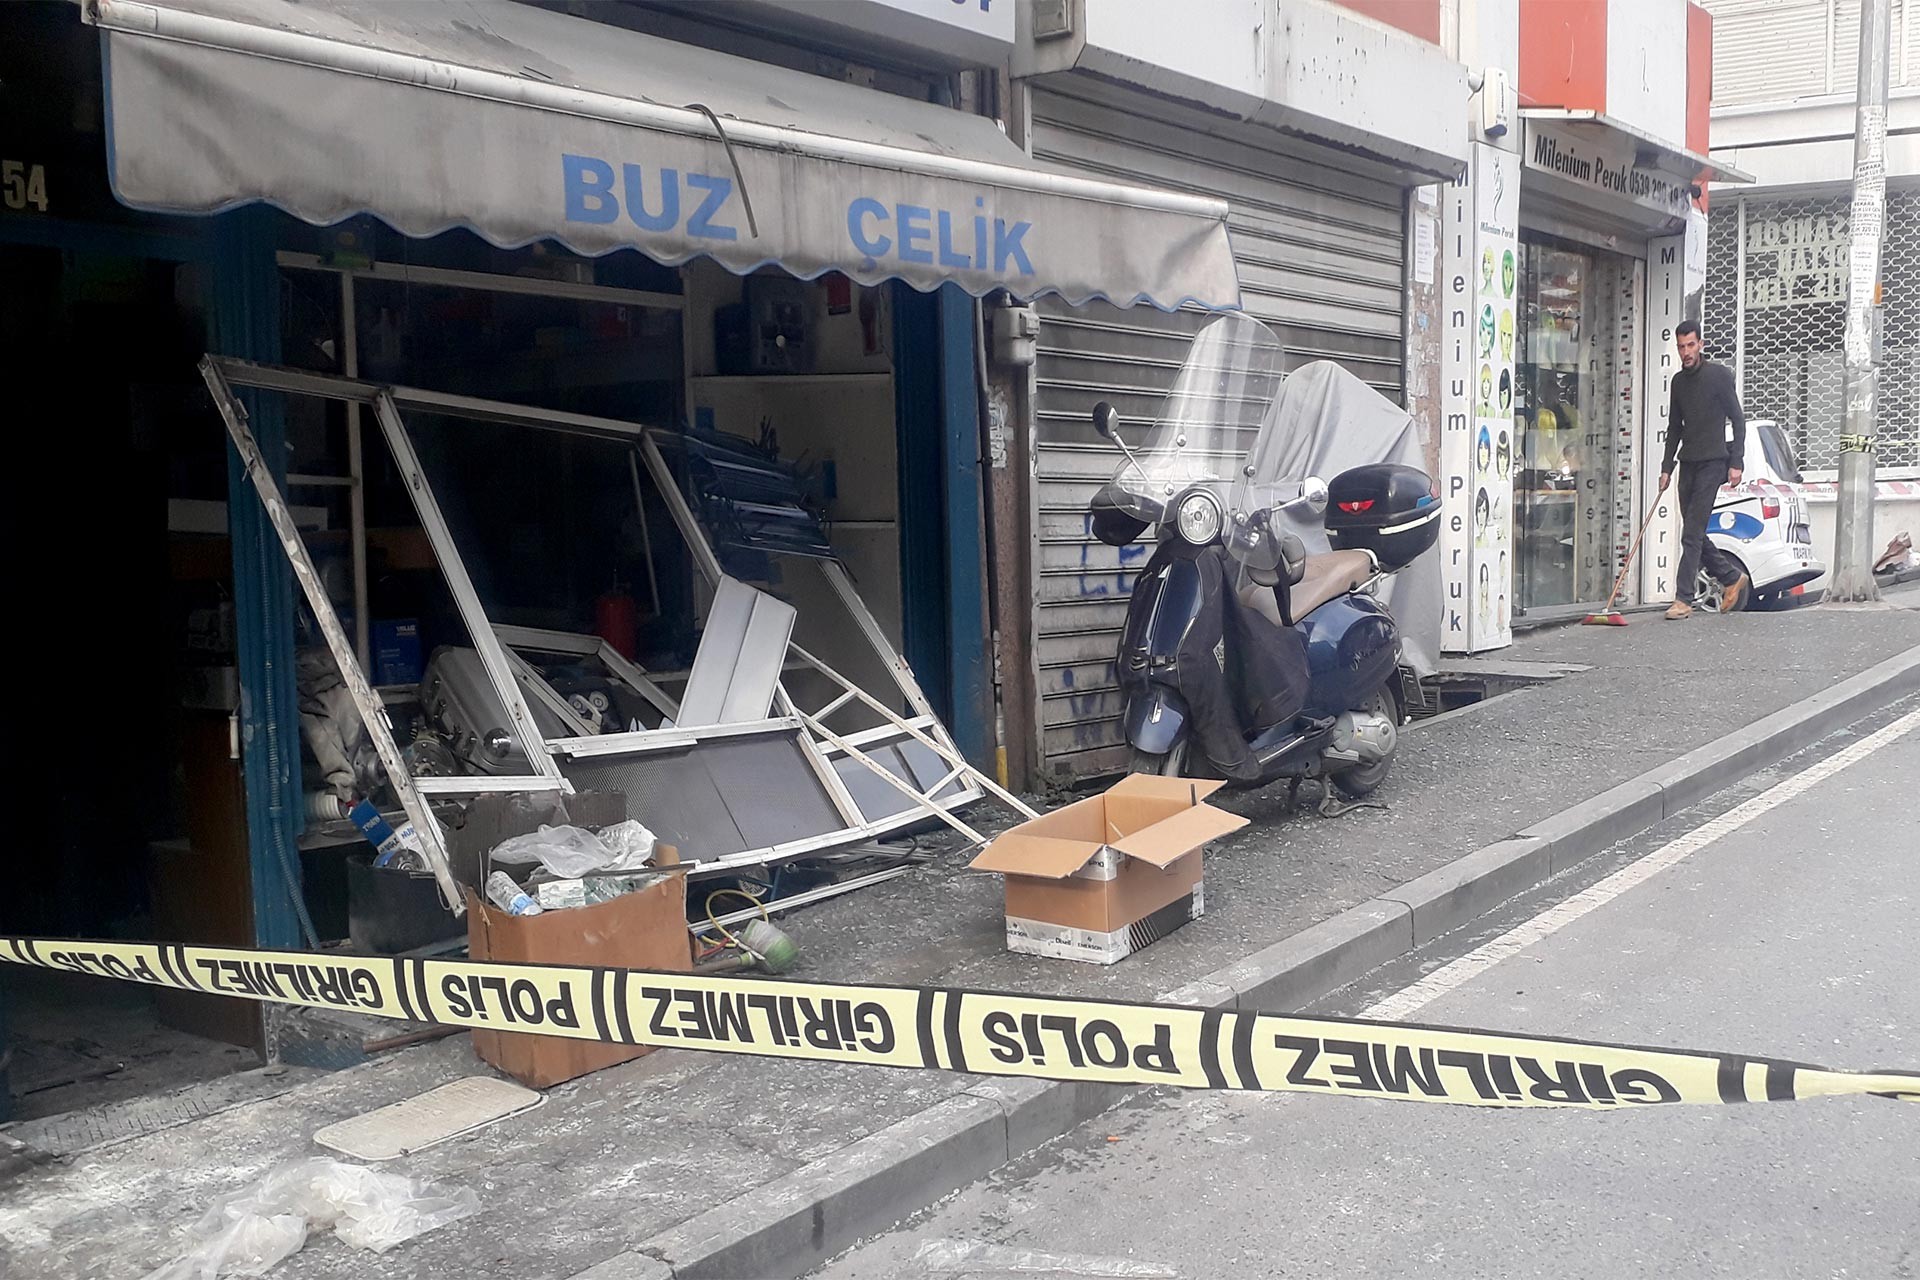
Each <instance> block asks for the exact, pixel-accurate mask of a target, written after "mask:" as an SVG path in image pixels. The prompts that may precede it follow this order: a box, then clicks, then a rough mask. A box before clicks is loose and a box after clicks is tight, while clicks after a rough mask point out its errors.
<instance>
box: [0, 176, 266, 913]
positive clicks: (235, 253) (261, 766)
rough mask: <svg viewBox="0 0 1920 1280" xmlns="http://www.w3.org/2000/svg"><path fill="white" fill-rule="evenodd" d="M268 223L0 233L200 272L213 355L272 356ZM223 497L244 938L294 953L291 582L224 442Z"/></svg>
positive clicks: (48, 223)
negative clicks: (242, 811)
mask: <svg viewBox="0 0 1920 1280" xmlns="http://www.w3.org/2000/svg"><path fill="white" fill-rule="evenodd" d="M274 218H275V215H274V214H273V213H272V212H271V211H269V210H266V209H264V208H250V209H241V210H236V211H234V212H232V213H228V214H223V215H221V216H220V217H218V218H214V219H212V220H211V221H210V222H209V221H206V220H202V219H175V218H164V219H163V218H154V219H151V220H150V225H145V226H114V225H108V224H104V223H93V222H75V221H67V220H62V219H35V220H33V221H32V222H13V223H9V224H8V225H7V227H6V228H4V231H5V235H6V239H7V241H8V242H9V243H17V244H32V245H40V246H43V247H46V248H52V249H60V250H63V251H66V252H69V253H99V254H107V255H111V256H114V257H124V258H153V259H158V260H160V261H163V262H191V263H196V264H198V265H200V266H203V267H206V268H208V269H209V275H210V279H211V296H209V297H208V298H207V299H206V300H205V301H206V306H207V312H208V316H209V332H208V334H207V339H208V343H209V345H210V346H211V347H212V348H213V349H214V350H216V351H218V352H220V353H222V354H224V355H231V356H239V357H242V358H245V359H249V360H263V361H275V360H278V359H279V357H280V291H279V282H280V274H279V267H278V265H277V264H276V263H275V261H274V251H275V249H276V248H277V247H278V246H277V244H276V242H275V223H274ZM242 399H243V401H246V402H247V407H248V412H249V415H250V418H251V423H252V427H253V432H254V435H255V436H256V437H257V438H258V439H259V441H260V447H261V451H262V452H263V453H264V454H265V455H266V457H267V460H268V463H269V465H272V466H274V467H276V468H277V473H278V478H279V479H280V480H281V481H282V482H283V483H284V480H285V474H284V472H285V457H286V448H285V440H286V435H285V419H284V416H283V415H282V414H281V412H280V410H279V406H278V405H277V404H260V403H256V402H254V401H253V400H250V399H249V398H248V397H246V396H243V397H242ZM209 408H211V405H209ZM227 497H228V502H227V530H228V534H229V537H230V538H231V540H232V544H233V590H234V639H235V645H236V648H237V650H238V652H237V654H236V657H235V660H236V663H237V665H238V674H239V677H240V690H241V694H240V699H241V705H240V742H241V763H242V769H243V771H244V774H245V778H246V793H247V844H248V859H249V863H250V865H251V872H252V879H253V933H254V942H255V944H256V945H258V946H262V947H298V946H301V945H304V939H303V938H302V935H301V928H300V915H301V913H302V911H303V910H304V903H303V902H301V901H299V900H298V899H297V894H298V876H299V866H300V864H299V858H298V855H297V852H296V843H295V842H296V841H298V840H299V838H300V832H301V829H302V827H303V825H304V823H303V821H302V818H301V797H300V740H299V733H300V715H299V708H298V705H297V699H296V694H295V689H294V664H293V649H294V645H293V630H294V614H293V575H292V573H291V571H290V570H289V569H288V567H287V561H286V556H285V554H284V553H283V552H282V551H281V550H280V546H279V541H278V539H277V538H275V537H274V535H273V531H272V529H271V527H270V526H269V525H268V524H267V520H266V513H265V512H264V511H262V510H261V508H260V503H259V501H258V500H257V499H256V498H255V496H254V493H253V487H252V486H251V485H250V484H248V483H247V479H246V475H245V473H244V472H243V471H242V470H241V469H240V460H239V455H238V454H237V453H235V452H234V449H233V446H232V444H231V443H229V444H228V445H227ZM283 855H284V856H283ZM289 873H291V876H292V877H293V878H292V879H291V880H290V879H289Z"/></svg>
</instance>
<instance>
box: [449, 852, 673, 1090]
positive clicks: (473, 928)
mask: <svg viewBox="0 0 1920 1280" xmlns="http://www.w3.org/2000/svg"><path fill="white" fill-rule="evenodd" d="M467 922H468V923H467V950H468V952H469V953H470V954H471V955H472V957H473V958H474V959H475V960H518V961H525V962H528V963H532V964H584V965H613V966H621V967H626V968H633V969H660V970H666V971H669V972H673V973H685V972H687V971H688V970H689V969H691V968H692V967H693V940H692V937H691V935H689V934H688V933H687V878H686V877H685V876H684V875H678V874H667V875H663V876H662V877H661V878H660V880H659V881H658V882H656V883H654V884H651V885H649V886H647V887H646V888H645V889H640V890H637V891H635V892H633V893H627V894H622V895H621V896H620V897H618V898H614V899H613V900H612V901H610V902H602V903H599V904H598V905H596V906H591V907H569V908H567V909H566V910H564V911H546V912H542V913H541V914H539V915H537V916H515V915H508V914H507V913H506V912H504V911H501V910H498V909H497V908H495V907H494V906H493V905H492V904H490V903H488V902H486V901H484V900H482V899H481V898H480V897H479V896H478V895H476V894H474V893H473V892H472V891H471V890H469V891H468V893H467ZM473 1051H474V1052H475V1053H477V1054H479V1055H480V1057H481V1059H482V1060H483V1061H486V1062H490V1063H492V1064H493V1065H494V1066H496V1067H498V1068H500V1070H502V1071H504V1072H506V1073H507V1074H508V1075H510V1076H512V1077H513V1078H514V1079H516V1080H518V1081H519V1082H520V1083H522V1084H524V1085H527V1086H528V1087H530V1088H534V1089H544V1088H546V1087H547V1086H549V1085H555V1084H559V1083H560V1082H561V1081H563V1080H572V1079H573V1078H575V1077H576V1076H583V1075H586V1074H587V1073H588V1072H590V1071H598V1070H600V1069H601V1068H602V1067H611V1066H613V1065H614V1064H616V1063H620V1062H627V1061H629V1060H631V1059H633V1058H637V1057H639V1056H640V1055H641V1054H644V1053H651V1052H652V1050H651V1049H649V1048H647V1047H644V1046H640V1045H624V1044H599V1043H596V1042H595V1041H592V1040H571V1039H568V1038H567V1037H565V1036H536V1035H527V1034H526V1033H524V1032H517V1031H475V1032H474V1033H473Z"/></svg>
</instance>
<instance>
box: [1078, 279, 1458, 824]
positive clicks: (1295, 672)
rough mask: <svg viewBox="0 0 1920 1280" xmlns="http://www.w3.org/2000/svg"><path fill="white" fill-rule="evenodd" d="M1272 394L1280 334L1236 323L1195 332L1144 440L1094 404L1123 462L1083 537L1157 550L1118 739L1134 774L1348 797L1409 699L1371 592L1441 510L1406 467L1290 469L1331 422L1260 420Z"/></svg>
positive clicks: (1375, 765)
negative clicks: (1320, 784)
mask: <svg viewBox="0 0 1920 1280" xmlns="http://www.w3.org/2000/svg"><path fill="white" fill-rule="evenodd" d="M1295 376H1296V377H1298V376H1300V375H1299V374H1298V373H1296V375H1295ZM1283 381H1284V378H1283V375H1282V373H1281V348H1280V343H1279V340H1278V338H1277V337H1275V336H1274V335H1273V333H1272V332H1271V330H1268V329H1267V328H1266V327H1265V326H1264V325H1262V324H1260V323H1259V322H1258V321H1256V320H1253V319H1252V318H1250V317H1247V316H1244V315H1240V314H1237V313H1236V314H1230V315H1227V316H1223V317H1221V318H1219V319H1217V320H1215V321H1213V322H1212V323H1211V324H1210V325H1209V326H1208V327H1207V328H1206V329H1204V330H1202V331H1201V333H1200V334H1199V335H1198V336H1197V337H1196V338H1195V340H1194V345H1193V348H1192V349H1191V350H1190V352H1189V354H1188V358H1187V361H1186V363H1185V365H1183V367H1182V369H1181V372H1180V375H1179V377H1178V378H1177V380H1176V382H1175V386H1174V389H1173V391H1172V392H1171V393H1170V394H1169V395H1168V398H1167V401H1166V404H1165V406H1164V407H1163V408H1162V411H1161V414H1160V417H1159V419H1158V420H1157V421H1156V422H1155V423H1154V424H1153V425H1152V426H1151V427H1149V428H1147V429H1146V430H1145V431H1144V432H1143V433H1139V435H1138V438H1137V439H1136V440H1133V441H1129V439H1128V436H1129V435H1130V434H1133V433H1132V432H1131V431H1130V429H1128V428H1125V427H1123V425H1122V424H1121V422H1120V420H1119V415H1118V413H1117V412H1116V411H1115V410H1114V408H1113V406H1112V405H1111V404H1109V403H1107V402H1105V401H1102V402H1101V403H1100V404H1098V405H1096V406H1095V407H1094V410H1093V418H1094V427H1095V430H1096V431H1097V432H1098V433H1099V434H1100V435H1101V436H1102V437H1103V438H1104V439H1106V440H1107V441H1108V442H1109V443H1111V444H1113V445H1114V446H1115V447H1116V448H1117V449H1118V450H1119V451H1120V453H1121V455H1122V461H1121V462H1120V464H1119V466H1118V468H1117V469H1116V471H1115V472H1114V475H1113V478H1112V479H1111V480H1109V481H1108V482H1107V483H1106V484H1105V485H1103V486H1102V487H1101V489H1100V490H1099V491H1097V492H1096V494H1095V496H1094V498H1093V501H1092V503H1091V506H1090V513H1091V516H1092V522H1091V523H1092V530H1093V533H1094V536H1095V537H1097V538H1099V539H1100V540H1101V541H1103V542H1106V543H1109V544H1110V545H1114V546H1127V545H1130V544H1132V543H1134V542H1135V541H1138V540H1140V539H1141V538H1142V536H1143V535H1145V534H1147V532H1148V531H1149V530H1151V531H1152V538H1153V553H1152V556H1151V557H1150V558H1149V560H1148V561H1147V564H1146V566H1145V567H1144V568H1143V569H1142V570H1141V572H1140V574H1139V576H1138V577H1137V578H1136V580H1135V582H1134V585H1133V591H1132V596H1131V599H1130V601H1129V603H1128V609H1127V618H1126V624H1125V627H1124V629H1123V631H1122V633H1121V638H1120V644H1119V650H1118V653H1117V655H1116V670H1117V674H1118V676H1119V681H1120V685H1121V688H1122V690H1123V692H1124V693H1125V695H1126V701H1125V710H1124V712H1123V717H1124V718H1123V725H1122V728H1123V734H1124V737H1125V740H1126V743H1127V745H1128V747H1129V750H1130V768H1131V769H1132V771H1134V772H1140V773H1154V774H1163V775H1172V776H1185V777H1217V778H1225V779H1227V780H1228V781H1229V782H1231V783H1234V784H1237V785H1242V786H1250V787H1257V786H1264V785H1267V784H1270V783H1273V782H1275V781H1278V780H1279V779H1281V778H1291V779H1294V780H1296V785H1297V781H1298V780H1302V779H1307V778H1318V779H1324V780H1325V781H1327V782H1329V783H1331V784H1332V786H1333V787H1334V788H1336V789H1337V790H1338V791H1339V792H1340V793H1341V794H1342V795H1344V796H1346V797H1348V798H1349V799H1352V800H1358V799H1360V798H1362V797H1365V796H1367V795H1369V794H1371V793H1372V792H1373V791H1374V790H1375V789H1376V788H1378V787H1379V786H1380V784H1381V783H1382V782H1383V781H1384V780H1385V778H1386V776H1387V772H1388V769H1389V768H1390V766H1391V765H1392V762H1393V757H1394V753H1395V751H1396V750H1397V748H1398V746H1399V730H1400V726H1401V725H1402V724H1403V723H1404V722H1405V720H1406V715H1407V705H1408V696H1407V690H1406V689H1405V688H1404V687H1403V685H1402V672H1401V667H1400V636H1399V631H1398V628H1397V626H1396V624H1395V622H1394V618H1393V615H1392V613H1391V612H1390V611H1389V609H1388V608H1387V606H1386V605H1385V604H1384V603H1382V602H1381V600H1380V599H1378V598H1377V596H1376V595H1375V594H1374V589H1375V587H1376V586H1377V584H1379V583H1381V582H1382V581H1383V580H1384V579H1385V578H1387V577H1388V576H1390V575H1392V574H1393V573H1395V572H1397V571H1399V570H1401V569H1403V568H1405V567H1406V566H1407V565H1409V564H1411V563H1412V562H1413V561H1414V560H1415V559H1416V558H1417V557H1418V556H1419V555H1420V554H1421V553H1423V552H1425V551H1426V550H1427V549H1429V548H1430V547H1432V546H1433V544H1434V542H1435V540H1436V539H1437V537H1438V535H1439V525H1440V511H1441V507H1440V502H1439V500H1438V498H1437V497H1436V496H1435V495H1434V493H1433V486H1432V482H1431V480H1430V479H1429V477H1428V476H1427V475H1426V474H1425V473H1424V472H1421V471H1419V470H1418V469H1416V468H1413V467H1408V466H1402V465H1396V464H1392V463H1375V464H1370V465H1363V466H1357V467H1351V468H1349V469H1346V470H1344V471H1342V472H1340V473H1339V474H1337V475H1336V476H1335V477H1334V478H1333V479H1332V480H1331V481H1323V480H1322V479H1321V478H1319V477H1318V476H1314V475H1303V474H1299V473H1298V472H1299V467H1300V466H1301V465H1302V459H1303V458H1306V457H1307V456H1309V455H1311V453H1312V452H1313V449H1312V448H1311V442H1310V441H1306V440H1303V439H1300V438H1298V437H1300V436H1301V435H1302V434H1303V433H1304V432H1305V431H1308V430H1332V429H1334V428H1335V427H1336V426H1337V423H1321V424H1320V425H1319V426H1317V427H1314V428H1307V429H1303V428H1302V426H1301V425H1300V415H1298V414H1291V415H1289V414H1278V413H1274V412H1272V411H1271V410H1272V409H1273V408H1274V405H1275V403H1276V401H1277V399H1278V397H1279V394H1280V388H1281V384H1282V382H1283ZM1356 385H1358V384H1356ZM1363 390H1364V388H1363ZM1366 394H1377V393H1372V392H1370V391H1368V392H1366ZM1335 410H1336V416H1337V406H1335ZM1303 535H1304V536H1303ZM1309 540H1312V541H1314V542H1316V543H1320V542H1324V543H1325V544H1327V545H1328V546H1329V548H1330V549H1329V550H1326V551H1323V552H1320V553H1318V554H1313V553H1310V552H1309V551H1308V542H1309ZM1323 805H1324V806H1325V807H1326V808H1327V809H1328V810H1329V811H1331V810H1332V809H1333V808H1335V807H1337V802H1335V801H1334V800H1333V798H1332V796H1331V794H1330V793H1329V795H1328V796H1327V797H1326V799H1325V800H1324V801H1323Z"/></svg>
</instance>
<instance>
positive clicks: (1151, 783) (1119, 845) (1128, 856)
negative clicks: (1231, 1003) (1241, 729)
mask: <svg viewBox="0 0 1920 1280" xmlns="http://www.w3.org/2000/svg"><path fill="white" fill-rule="evenodd" d="M1223 785H1225V784H1224V783H1220V782H1201V781H1197V780H1195V779H1191V778H1155V777H1148V776H1147V775H1145V774H1134V775H1132V776H1130V777H1127V778H1125V779H1123V780H1122V781H1120V782H1119V783H1117V784H1115V785H1114V786H1113V787H1112V788H1111V789H1109V790H1108V791H1107V792H1106V793H1105V794H1103V795H1097V796H1090V797H1088V798H1087V799H1085V800H1080V801H1076V802H1075V803H1073V804H1070V805H1067V806H1066V807H1065V808H1062V809H1055V810H1054V811H1053V812H1052V813H1045V814H1042V815H1040V816H1039V817H1037V818H1033V819H1030V820H1028V821H1026V822H1023V823H1021V824H1020V825H1019V826H1017V827H1014V828H1013V829H1012V830H1010V831H1008V832H1006V833H1005V834H1004V835H1001V836H999V837H998V838H997V839H995V840H993V841H992V842H990V843H989V844H988V845H987V847H986V848H985V849H983V850H982V851H981V852H980V856H979V857H977V858H975V859H974V860H973V862H972V864H971V865H972V866H974V867H975V868H978V869H979V870H982V871H998V872H1000V873H1001V874H1002V875H1004V876H1006V878H1007V949H1008V950H1009V951H1018V952H1023V953H1025V954H1028V955H1041V956H1052V957H1054V958H1056V959H1062V960H1085V961H1088V962H1090V963H1093V964H1112V963H1114V962H1115V961H1116V960H1123V959H1125V958H1126V957H1127V956H1130V955H1132V954H1133V953H1134V952H1136V951H1138V950H1140V949H1141V948H1142V947H1144V946H1147V945H1148V944H1149V943H1151V942H1154V941H1156V940H1157V939H1159V938H1163V937H1165V936H1166V935H1167V934H1169V933H1172V932H1173V931H1174V930H1175V929H1178V928H1179V927H1180V926H1181V925H1183V924H1185V923H1186V922H1187V921H1189V920H1196V919H1198V918H1199V917H1200V914H1201V912H1202V911H1203V910H1204V909H1205V906H1206V897H1205V890H1204V887H1203V885H1202V883H1201V870H1202V867H1201V864H1202V857H1201V849H1202V847H1203V846H1204V845H1206V843H1207V842H1208V841H1209V840H1217V839H1219V838H1220V837H1221V836H1224V835H1226V834H1228V833H1229V832H1233V831H1238V830H1239V829H1240V828H1241V827H1244V826H1246V825H1247V819H1245V818H1241V817H1237V816H1235V815H1234V814H1231V813H1227V812H1225V811H1223V810H1220V809H1216V808H1214V807H1213V806H1212V805H1210V804H1207V803H1205V800H1206V798H1207V797H1208V796H1210V795H1212V794H1213V793H1214V792H1215V791H1217V790H1219V789H1220V788H1221V787H1222V786H1223Z"/></svg>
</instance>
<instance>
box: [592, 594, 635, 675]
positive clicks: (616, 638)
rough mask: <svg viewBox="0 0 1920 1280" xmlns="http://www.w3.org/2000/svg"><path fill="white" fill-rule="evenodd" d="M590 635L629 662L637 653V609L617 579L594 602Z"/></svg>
mask: <svg viewBox="0 0 1920 1280" xmlns="http://www.w3.org/2000/svg"><path fill="white" fill-rule="evenodd" d="M593 633H594V634H595V635H597V636H599V637H600V638H601V639H602V640H605V641H606V642H607V643H608V644H610V645H612V646H613V651H614V652H615V653H617V654H619V655H620V656H621V657H623V658H625V659H627V661H629V662H632V661H634V660H635V659H636V658H637V657H638V656H639V652H640V606H639V605H638V604H637V603H635V601H634V598H633V597H632V596H630V595H628V594H627V589H626V588H625V587H623V586H622V585H620V582H619V581H618V580H617V579H616V580H615V582H614V584H613V586H612V587H610V588H608V589H607V590H606V591H604V592H602V593H601V595H600V597H599V598H598V599H597V600H595V601H594V602H593Z"/></svg>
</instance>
